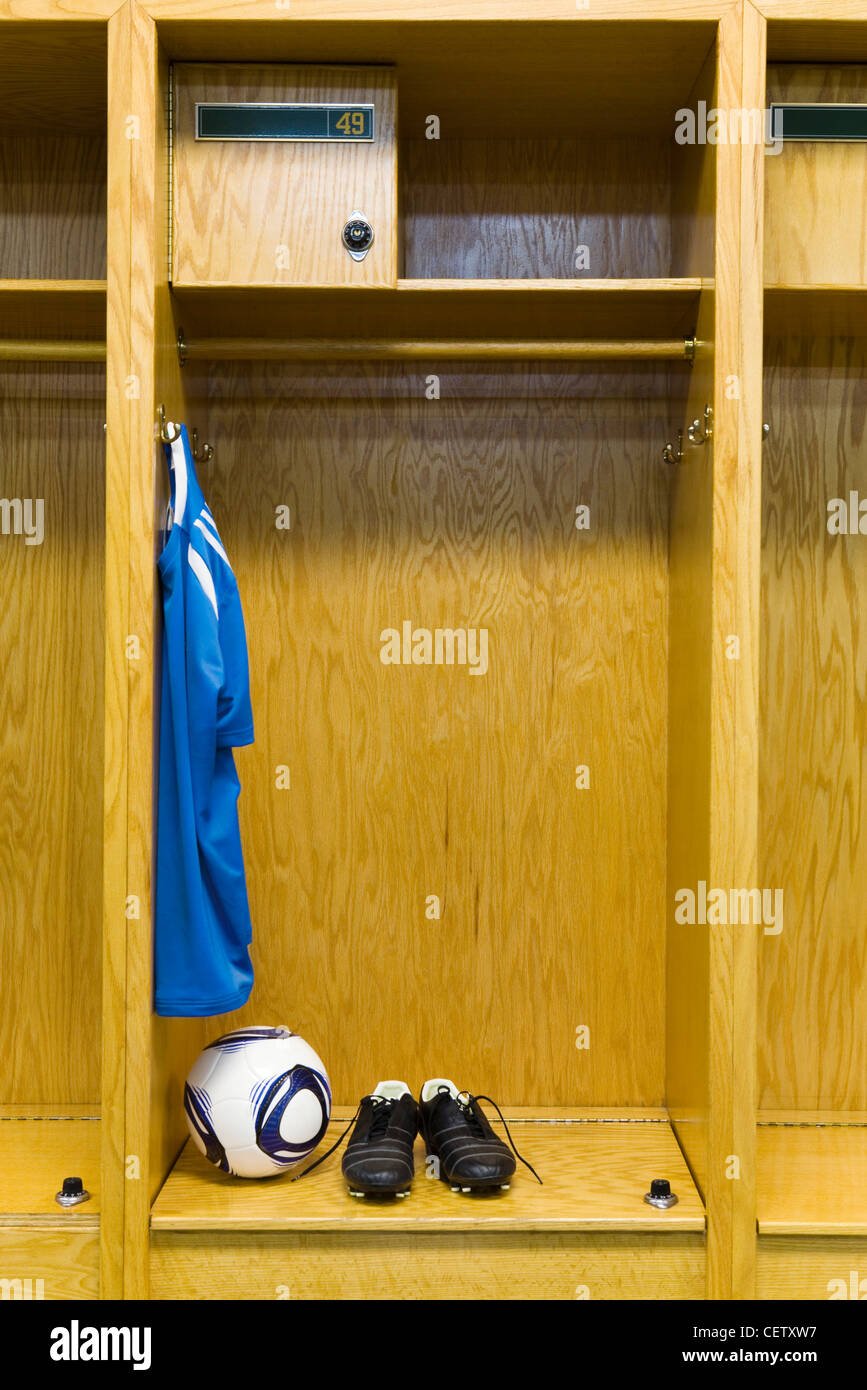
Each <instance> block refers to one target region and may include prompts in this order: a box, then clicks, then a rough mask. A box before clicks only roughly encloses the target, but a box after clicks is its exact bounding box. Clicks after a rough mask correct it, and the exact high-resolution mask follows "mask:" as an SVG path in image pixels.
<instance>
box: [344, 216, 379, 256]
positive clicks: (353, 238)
mask: <svg viewBox="0 0 867 1390" xmlns="http://www.w3.org/2000/svg"><path fill="white" fill-rule="evenodd" d="M343 245H344V246H345V247H346V249H347V251H348V252H349V254H350V256H351V257H352V259H353V260H354V261H363V260H364V258H365V256H366V255H367V253H368V251H369V250H370V248H371V246H372V245H373V228H372V227H371V225H370V223H369V222H368V220H367V218H366V217H365V215H364V213H363V212H361V210H360V209H358V208H356V210H355V211H354V212H351V213H350V214H349V221H348V222H347V224H346V226H345V227H344V228H343Z"/></svg>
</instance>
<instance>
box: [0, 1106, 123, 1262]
mask: <svg viewBox="0 0 867 1390" xmlns="http://www.w3.org/2000/svg"><path fill="white" fill-rule="evenodd" d="M7 1114H8V1112H7V1111H5V1110H4V1113H3V1116H2V1117H0V1172H2V1174H3V1186H2V1195H0V1226H5V1225H7V1224H9V1223H10V1222H11V1221H13V1220H14V1221H15V1222H16V1223H17V1224H21V1223H22V1218H25V1224H26V1221H27V1220H32V1218H33V1217H35V1216H38V1217H40V1218H44V1219H50V1220H53V1221H54V1222H55V1223H56V1224H57V1225H58V1226H60V1227H62V1228H63V1229H69V1230H75V1229H77V1228H79V1227H80V1226H81V1225H82V1223H84V1224H86V1225H91V1226H93V1227H94V1228H95V1227H96V1225H97V1215H98V1213H99V1209H100V1173H99V1168H100V1138H101V1125H100V1121H99V1117H98V1115H96V1116H94V1115H93V1114H92V1113H91V1115H89V1116H87V1117H84V1116H81V1117H80V1118H69V1119H66V1118H60V1119H54V1118H52V1117H51V1115H50V1114H48V1115H45V1116H38V1117H37V1116H35V1115H31V1116H27V1117H24V1116H22V1117H16V1118H14V1119H13V1118H7ZM73 1174H75V1175H77V1176H78V1177H80V1178H81V1180H82V1182H83V1183H84V1186H85V1188H86V1189H87V1191H88V1192H89V1193H90V1201H89V1202H83V1203H82V1204H81V1206H79V1207H70V1208H68V1209H67V1210H64V1209H63V1208H61V1207H59V1206H58V1205H57V1203H56V1202H55V1200H54V1194H55V1193H56V1192H59V1191H60V1187H61V1184H62V1182H63V1179H64V1178H68V1177H71V1176H72V1175H73ZM0 1272H5V1271H0Z"/></svg>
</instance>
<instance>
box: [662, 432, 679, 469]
mask: <svg viewBox="0 0 867 1390" xmlns="http://www.w3.org/2000/svg"><path fill="white" fill-rule="evenodd" d="M662 457H663V459H664V460H665V462H666V463H680V461H681V459H682V458H683V430H678V432H677V448H676V449H675V447H674V445H673V444H666V446H665V448H664V449H663V451H662Z"/></svg>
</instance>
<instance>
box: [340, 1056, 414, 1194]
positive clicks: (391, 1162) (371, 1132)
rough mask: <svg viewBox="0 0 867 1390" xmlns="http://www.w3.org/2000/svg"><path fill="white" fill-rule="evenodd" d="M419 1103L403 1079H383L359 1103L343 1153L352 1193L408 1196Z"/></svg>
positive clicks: (345, 1170)
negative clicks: (352, 1127)
mask: <svg viewBox="0 0 867 1390" xmlns="http://www.w3.org/2000/svg"><path fill="white" fill-rule="evenodd" d="M417 1133H418V1105H417V1104H416V1100H415V1097H414V1096H413V1095H412V1094H411V1092H410V1089H409V1087H408V1086H407V1085H406V1084H405V1083H404V1082H403V1081H380V1083H379V1085H378V1086H377V1088H376V1090H375V1091H373V1092H372V1093H371V1094H370V1095H369V1096H365V1097H364V1099H363V1100H362V1102H361V1105H360V1106H359V1112H358V1121H357V1123H356V1126H355V1129H354V1130H353V1131H352V1137H351V1138H350V1140H349V1143H348V1144H347V1146H346V1153H345V1154H344V1155H343V1165H342V1166H343V1176H344V1177H345V1178H346V1181H347V1182H348V1183H349V1191H350V1194H351V1195H352V1196H353V1197H389V1196H394V1197H406V1196H408V1195H409V1188H410V1183H411V1182H412V1179H413V1174H414V1172H415V1163H414V1160H413V1153H412V1150H413V1145H414V1143H415V1136H416V1135H417Z"/></svg>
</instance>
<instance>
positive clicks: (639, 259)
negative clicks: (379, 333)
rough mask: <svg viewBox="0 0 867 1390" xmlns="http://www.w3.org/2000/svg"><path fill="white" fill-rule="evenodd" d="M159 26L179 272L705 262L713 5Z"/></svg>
mask: <svg viewBox="0 0 867 1390" xmlns="http://www.w3.org/2000/svg"><path fill="white" fill-rule="evenodd" d="M168 27H169V30H171V39H172V40H173V42H172V43H171V45H170V47H171V50H172V51H173V55H174V58H175V62H174V66H173V80H172V88H173V103H174V117H173V173H172V187H173V210H172V280H173V284H174V286H175V287H176V288H180V289H184V288H194V287H199V286H209V287H212V288H219V287H223V286H225V287H231V286H236V287H245V286H250V287H265V286H267V287H276V286H279V287H287V288H302V287H308V288H314V289H315V288H319V287H330V288H341V287H347V286H363V287H375V288H379V289H383V288H385V289H394V288H399V287H402V286H405V285H406V282H410V285H412V284H417V283H421V282H424V284H425V285H426V286H429V285H430V284H431V283H437V284H441V283H442V282H443V281H446V282H451V281H457V280H460V281H462V282H463V283H464V284H465V283H466V282H467V281H473V282H476V283H481V284H484V285H490V284H491V282H496V283H497V284H498V285H499V284H502V283H503V282H515V281H522V282H527V281H531V282H533V283H535V284H536V285H538V286H542V285H543V284H544V283H545V282H548V283H550V282H551V281H556V282H558V284H562V285H564V286H565V285H568V284H570V283H571V284H576V283H578V282H587V281H594V282H599V281H604V282H606V284H609V285H610V284H611V283H612V282H621V281H630V282H633V281H647V280H653V281H661V282H666V283H669V282H670V281H671V280H672V279H675V280H678V279H680V280H682V279H683V278H684V277H693V278H694V277H702V278H709V277H711V276H712V275H713V219H714V202H715V188H714V184H713V176H712V168H713V161H712V160H708V159H706V158H704V155H705V153H706V150H707V146H708V144H711V143H712V142H713V139H714V138H715V137H714V134H713V131H712V130H711V126H712V124H713V111H714V108H715V105H716V103H715V77H716V48H715V44H714V34H715V26H714V25H713V24H711V23H696V22H691V23H686V24H683V25H678V26H676V33H672V26H671V25H670V24H669V25H666V24H659V23H652V22H651V23H645V22H639V23H635V24H632V23H630V24H628V25H627V24H611V23H592V22H587V23H581V24H575V23H571V22H570V23H566V24H563V25H554V24H550V23H548V24H540V25H536V24H532V23H527V24H521V25H519V26H509V25H503V24H499V25H493V24H477V23H474V24H467V25H463V24H462V25H461V26H460V31H461V33H460V43H455V42H454V40H453V39H452V40H451V41H449V42H446V41H445V38H444V32H443V28H444V26H442V25H441V24H440V25H435V24H433V25H423V24H419V23H417V22H416V23H413V24H411V25H402V24H400V23H394V24H388V25H373V24H367V23H365V24H364V25H360V26H357V27H358V29H359V30H360V32H357V33H356V32H355V29H354V28H352V27H351V26H350V28H348V29H346V30H342V42H341V43H340V46H338V38H337V35H335V34H333V33H331V32H330V30H329V29H328V26H325V25H323V26H318V25H316V24H313V23H310V24H308V23H304V24H299V25H295V24H292V25H291V26H288V29H289V30H290V31H291V34H290V36H289V38H287V33H286V31H287V26H285V25H284V26H282V27H280V28H278V29H276V30H272V29H271V28H270V27H269V28H268V35H267V42H266V41H265V40H264V39H263V37H262V35H261V34H259V32H258V31H257V34H256V40H257V41H256V42H255V43H254V41H253V38H252V37H251V38H250V39H249V40H248V41H246V42H239V44H238V46H237V48H236V49H235V50H233V52H232V56H233V57H236V58H238V59H241V60H242V61H235V62H228V63H227V62H224V61H220V60H222V59H224V58H225V56H226V52H227V50H226V48H225V46H223V47H222V48H219V49H216V51H215V47H216V40H213V39H212V40H211V44H209V43H208V38H209V37H210V36H209V35H207V34H206V33H204V32H203V31H202V30H199V31H198V32H197V35H196V47H194V46H193V38H192V37H191V36H190V35H188V34H186V33H184V34H183V35H181V34H179V33H177V32H176V31H174V30H173V29H172V26H171V25H169V26H168ZM331 27H332V28H334V27H335V26H331ZM290 39H291V42H290ZM174 40H177V42H174ZM209 48H210V51H208V50H209ZM283 57H286V58H289V59H290V61H283V62H281V61H279V60H280V59H281V58H283ZM193 58H195V59H197V60H198V59H201V60H202V61H195V62H193V61H186V60H187V59H193ZM206 59H211V60H212V61H204V60H206ZM214 60H217V61H214ZM368 64H369V65H370V66H367V65H368ZM357 213H360V214H363V218H361V219H359V220H362V221H365V222H367V223H368V224H369V226H370V229H371V231H372V235H373V240H372V242H371V243H370V245H369V248H368V249H367V250H366V252H365V242H366V236H365V235H362V239H361V242H360V247H359V249H360V251H361V253H362V254H363V259H354V257H353V254H352V252H351V250H350V249H348V248H347V246H346V245H345V243H344V239H343V238H344V229H345V228H346V226H347V224H348V223H349V222H350V221H351V220H352V218H353V214H357ZM673 288H677V287H673ZM185 312H186V311H185ZM254 331H255V330H254ZM284 331H285V330H284ZM365 331H366V321H365V322H359V323H358V324H357V325H354V332H355V335H356V336H358V335H359V334H360V333H364V332H365Z"/></svg>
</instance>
